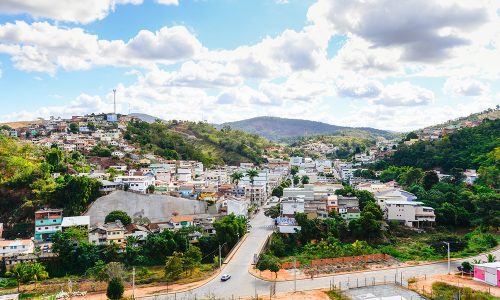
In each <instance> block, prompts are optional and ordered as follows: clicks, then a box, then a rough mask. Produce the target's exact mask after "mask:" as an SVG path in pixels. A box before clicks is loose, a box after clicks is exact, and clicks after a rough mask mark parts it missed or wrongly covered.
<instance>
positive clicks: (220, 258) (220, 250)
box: [219, 244, 222, 269]
mask: <svg viewBox="0 0 500 300" xmlns="http://www.w3.org/2000/svg"><path fill="white" fill-rule="evenodd" d="M221 268H222V247H221V245H220V244H219V269H221Z"/></svg>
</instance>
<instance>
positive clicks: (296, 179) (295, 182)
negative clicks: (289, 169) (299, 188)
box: [293, 175, 300, 186]
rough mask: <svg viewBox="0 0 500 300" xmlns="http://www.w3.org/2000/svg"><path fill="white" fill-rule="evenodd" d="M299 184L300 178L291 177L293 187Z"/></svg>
mask: <svg viewBox="0 0 500 300" xmlns="http://www.w3.org/2000/svg"><path fill="white" fill-rule="evenodd" d="M299 182H300V177H299V176H297V175H293V185H294V186H295V185H298V184H299Z"/></svg>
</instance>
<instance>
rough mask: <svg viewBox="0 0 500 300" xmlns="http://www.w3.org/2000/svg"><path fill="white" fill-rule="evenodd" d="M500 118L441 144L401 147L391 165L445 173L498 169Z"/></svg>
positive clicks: (423, 142)
mask: <svg viewBox="0 0 500 300" xmlns="http://www.w3.org/2000/svg"><path fill="white" fill-rule="evenodd" d="M499 132H500V119H498V120H493V121H490V120H485V121H484V122H483V123H481V125H478V126H476V127H472V128H463V129H461V130H458V131H457V132H455V133H452V134H450V135H448V136H445V137H443V138H442V139H439V140H437V141H419V142H417V143H415V144H413V145H411V146H407V145H404V144H402V145H400V146H399V147H398V151H396V152H395V153H394V155H393V156H392V157H391V158H390V159H389V160H388V163H389V164H391V165H395V166H398V167H401V166H411V167H416V168H421V169H424V170H429V169H432V168H440V169H442V170H443V171H444V172H448V171H451V170H452V169H454V168H459V169H461V170H464V169H480V168H488V167H496V168H495V169H496V172H497V173H496V174H497V175H498V168H499V164H500V150H499V148H500V135H499Z"/></svg>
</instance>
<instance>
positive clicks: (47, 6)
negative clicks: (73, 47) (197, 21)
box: [0, 0, 179, 24]
mask: <svg viewBox="0 0 500 300" xmlns="http://www.w3.org/2000/svg"><path fill="white" fill-rule="evenodd" d="M142 2H143V0H84V1H82V0H63V1H60V0H2V1H0V13H4V14H11V15H17V14H25V13H26V14H29V15H31V16H32V17H33V18H35V19H52V20H57V21H65V22H72V23H83V24H87V23H91V22H94V21H97V20H102V19H104V18H105V17H106V16H107V15H108V14H109V13H110V12H112V11H114V10H115V7H116V5H123V4H133V5H139V4H142ZM156 2H157V3H159V4H164V5H179V1H178V0H156Z"/></svg>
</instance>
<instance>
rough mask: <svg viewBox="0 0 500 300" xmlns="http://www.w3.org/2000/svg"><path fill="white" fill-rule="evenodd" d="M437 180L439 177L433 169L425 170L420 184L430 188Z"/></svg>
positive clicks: (427, 188)
mask: <svg viewBox="0 0 500 300" xmlns="http://www.w3.org/2000/svg"><path fill="white" fill-rule="evenodd" d="M438 182H439V177H438V174H437V173H436V172H435V171H427V172H425V175H424V177H423V178H422V184H423V186H424V188H425V189H426V190H430V189H431V188H432V187H433V186H434V185H435V184H436V183H438Z"/></svg>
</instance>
